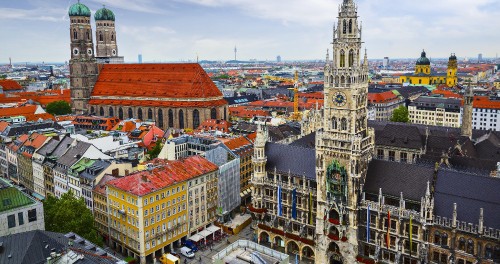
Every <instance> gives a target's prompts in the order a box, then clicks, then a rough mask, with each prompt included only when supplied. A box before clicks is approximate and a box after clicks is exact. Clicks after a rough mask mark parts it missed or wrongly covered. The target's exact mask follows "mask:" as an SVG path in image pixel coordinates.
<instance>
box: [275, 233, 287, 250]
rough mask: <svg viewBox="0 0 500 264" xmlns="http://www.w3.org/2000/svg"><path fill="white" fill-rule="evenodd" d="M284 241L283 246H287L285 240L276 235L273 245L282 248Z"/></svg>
mask: <svg viewBox="0 0 500 264" xmlns="http://www.w3.org/2000/svg"><path fill="white" fill-rule="evenodd" d="M282 241H283V245H285V240H284V239H283V237H281V236H280V235H275V236H274V238H273V244H274V245H275V246H278V247H282V246H281V242H282Z"/></svg>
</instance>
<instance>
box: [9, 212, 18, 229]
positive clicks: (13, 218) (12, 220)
mask: <svg viewBox="0 0 500 264" xmlns="http://www.w3.org/2000/svg"><path fill="white" fill-rule="evenodd" d="M7 222H8V225H9V228H13V227H16V215H9V216H7Z"/></svg>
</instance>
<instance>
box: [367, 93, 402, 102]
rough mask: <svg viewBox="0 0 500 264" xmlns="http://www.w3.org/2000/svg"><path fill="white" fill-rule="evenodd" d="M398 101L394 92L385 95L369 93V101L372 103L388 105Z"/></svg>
mask: <svg viewBox="0 0 500 264" xmlns="http://www.w3.org/2000/svg"><path fill="white" fill-rule="evenodd" d="M397 99H398V96H397V95H395V94H394V93H393V92H392V91H387V92H383V93H368V101H369V102H370V103H388V102H393V101H395V100H397Z"/></svg>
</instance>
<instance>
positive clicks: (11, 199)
mask: <svg viewBox="0 0 500 264" xmlns="http://www.w3.org/2000/svg"><path fill="white" fill-rule="evenodd" d="M0 197H1V198H0V212H5V211H8V210H11V209H15V208H18V207H23V206H26V205H30V204H34V203H35V202H34V201H33V200H31V199H30V198H29V197H28V195H27V194H24V193H23V192H22V191H20V190H18V189H17V188H16V187H6V188H2V189H0Z"/></svg>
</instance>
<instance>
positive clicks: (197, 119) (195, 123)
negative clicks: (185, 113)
mask: <svg viewBox="0 0 500 264" xmlns="http://www.w3.org/2000/svg"><path fill="white" fill-rule="evenodd" d="M199 126H200V112H199V111H198V109H194V110H193V129H197V128H198V127H199Z"/></svg>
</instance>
